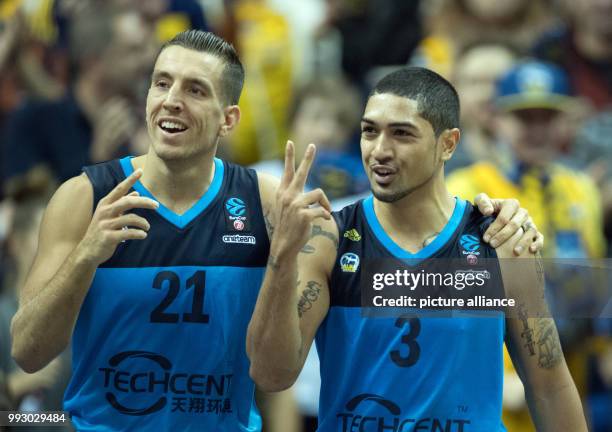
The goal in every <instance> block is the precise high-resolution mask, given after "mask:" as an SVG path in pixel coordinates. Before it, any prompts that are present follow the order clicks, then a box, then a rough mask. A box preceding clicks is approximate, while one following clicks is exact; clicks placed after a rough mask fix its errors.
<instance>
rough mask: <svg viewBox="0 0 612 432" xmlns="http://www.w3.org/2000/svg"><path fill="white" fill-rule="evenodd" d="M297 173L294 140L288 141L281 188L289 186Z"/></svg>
mask: <svg viewBox="0 0 612 432" xmlns="http://www.w3.org/2000/svg"><path fill="white" fill-rule="evenodd" d="M294 174H295V147H294V145H293V142H292V141H287V146H286V147H285V170H284V172H283V177H282V178H281V184H280V185H281V189H286V188H287V187H289V185H290V184H291V182H292V181H293V176H294Z"/></svg>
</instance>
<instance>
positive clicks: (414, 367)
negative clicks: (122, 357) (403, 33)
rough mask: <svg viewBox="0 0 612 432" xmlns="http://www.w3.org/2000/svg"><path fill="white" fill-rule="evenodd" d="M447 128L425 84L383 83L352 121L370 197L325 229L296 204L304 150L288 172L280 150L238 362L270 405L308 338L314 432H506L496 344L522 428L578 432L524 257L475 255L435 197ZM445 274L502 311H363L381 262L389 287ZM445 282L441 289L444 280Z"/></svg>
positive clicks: (451, 120)
mask: <svg viewBox="0 0 612 432" xmlns="http://www.w3.org/2000/svg"><path fill="white" fill-rule="evenodd" d="M458 119H459V100H458V97H457V93H456V91H455V90H454V88H453V87H452V86H451V84H449V83H448V82H447V81H446V80H444V78H442V77H440V76H439V75H437V74H435V73H434V72H431V71H429V70H427V69H423V68H406V69H401V70H399V71H397V72H394V73H391V74H389V75H387V76H386V77H384V78H383V79H382V80H381V81H380V82H379V83H378V84H377V86H376V87H375V88H374V90H373V91H372V93H371V94H370V97H369V99H368V102H367V106H366V108H365V113H364V115H363V118H362V123H361V124H362V134H361V152H362V159H363V164H364V167H365V169H366V171H367V175H368V177H369V179H370V185H371V189H372V196H370V197H369V198H366V199H364V200H361V201H359V202H357V203H355V204H353V205H350V206H348V207H345V208H344V209H343V210H341V211H339V212H337V213H334V214H333V218H331V217H329V218H328V217H327V216H329V215H327V214H324V213H323V214H321V213H322V212H324V207H325V206H323V207H317V206H312V204H313V203H316V202H317V201H314V202H313V199H312V198H313V197H312V194H313V192H307V193H303V186H304V180H305V178H306V176H307V173H308V170H309V168H310V164H311V163H312V158H313V154H314V151H315V148H314V146H310V147H309V149H308V151H307V153H306V156H305V158H304V160H303V161H302V162H301V164H300V166H299V168H298V169H297V171H294V169H293V147H292V146H291V145H289V146H288V147H287V154H286V159H285V172H284V175H283V178H282V181H281V186H280V190H279V193H278V195H277V208H276V214H275V220H274V223H275V234H274V237H273V238H272V243H271V246H270V258H269V260H268V266H267V270H266V274H265V277H264V282H263V285H262V288H261V291H260V293H259V297H258V300H257V304H256V307H255V312H254V314H253V318H252V319H251V322H250V324H249V330H248V333H247V353H248V355H249V358H250V360H251V367H250V373H251V376H252V377H253V379H254V380H255V382H256V383H257V384H258V385H259V386H261V387H262V388H263V389H266V390H269V391H278V390H282V389H284V388H287V387H289V386H290V385H291V384H292V383H293V381H294V380H295V378H296V376H297V374H298V373H299V371H300V369H301V367H302V365H303V362H304V360H305V357H306V355H307V353H308V351H309V349H310V346H311V344H312V342H313V340H314V339H316V346H317V351H318V353H319V356H320V368H321V397H320V406H319V429H318V430H319V431H321V432H354V431H360V432H390V431H393V432H412V431H415V432H416V431H430V432H439V431H444V432H501V431H505V428H504V426H503V424H502V420H501V414H502V383H503V345H504V342H505V343H506V344H507V345H508V348H509V352H510V353H511V356H512V360H513V362H514V364H515V366H516V369H517V370H518V371H519V373H520V376H521V379H522V380H523V383H524V385H525V391H526V396H527V401H528V404H529V408H530V412H531V414H532V418H533V420H534V423H535V425H536V427H537V430H538V431H545V432H558V431H572V432H576V431H581V432H586V430H587V428H586V422H585V418H584V414H583V412H582V405H581V402H580V398H579V396H578V392H577V391H576V387H575V385H574V382H573V381H572V378H571V376H570V374H569V371H568V369H567V366H566V364H565V359H564V357H563V353H562V351H561V346H560V342H559V338H558V334H557V330H556V327H555V323H554V320H553V319H552V318H551V317H550V316H549V314H548V309H547V306H546V303H545V300H544V295H543V293H544V279H543V269H542V263H541V260H540V259H538V258H536V256H535V255H534V254H533V253H532V251H529V250H527V249H523V250H520V251H518V252H519V255H520V257H519V258H513V257H514V255H515V252H516V251H515V250H513V247H514V245H513V243H514V241H513V240H512V239H511V240H510V241H508V242H506V243H504V244H502V245H495V244H493V242H491V245H492V246H497V248H495V249H494V248H493V247H492V246H489V245H488V244H485V242H484V241H483V240H482V238H484V237H486V236H487V230H488V227H489V226H490V224H491V219H490V218H488V217H484V216H483V215H482V214H480V213H479V212H478V211H476V209H475V208H474V207H473V206H472V205H471V204H469V203H467V202H465V201H463V200H461V199H458V198H455V197H452V196H451V195H450V194H449V193H448V191H447V189H446V186H445V183H444V162H445V161H447V160H448V159H449V158H450V157H451V156H452V154H453V151H454V149H455V147H456V145H457V143H458V142H459V138H460V132H459V129H458ZM318 201H319V202H320V203H322V202H324V201H323V199H322V198H318ZM518 237H520V233H517V234H515V236H514V237H513V238H514V239H516V238H518ZM452 261H455V262H460V263H462V265H463V268H464V269H465V268H468V269H469V268H470V267H471V268H478V267H477V266H479V265H480V264H482V263H484V262H485V261H488V262H489V265H488V266H487V269H486V271H487V276H488V280H489V285H488V286H487V290H486V291H483V293H484V294H487V295H491V294H493V293H496V294H498V295H501V296H505V297H504V298H503V300H510V299H513V300H514V304H515V307H514V308H512V309H510V308H509V307H504V308H499V309H487V310H480V309H472V310H470V309H469V308H453V309H451V310H445V311H437V310H436V311H433V310H430V309H431V308H427V307H422V308H419V307H418V305H417V306H415V305H413V304H410V305H409V306H410V307H403V308H399V309H397V308H387V309H386V310H384V309H381V311H380V314H369V313H368V312H370V311H371V310H372V307H371V306H372V305H371V304H369V303H364V298H367V296H365V297H364V292H366V290H367V288H368V287H367V283H368V281H369V280H366V281H365V282H364V281H363V279H364V278H365V274H366V270H367V269H366V267H367V266H370V267H371V266H373V265H380V266H382V267H381V269H380V271H385V270H384V269H387V268H389V267H390V266H391V264H393V265H396V267H395V268H396V269H397V271H398V272H399V273H398V274H400V275H401V274H402V273H401V272H402V271H412V272H413V273H412V274H413V275H414V274H419V273H421V270H419V269H426V268H428V267H427V266H428V265H432V263H438V267H439V266H440V265H439V263H446V262H448V263H449V264H448V266H450V265H451V264H450V263H451V262H452ZM377 263H379V264H377ZM491 263H492V265H491ZM370 270H371V269H370ZM446 270H447V273H449V274H450V275H451V277H456V275H457V272H456V271H455V270H456V269H455V268H448V269H446ZM476 274H477V275H478V276H480V274H478V272H476ZM422 275H424V273H422ZM394 276H396V275H395V274H394V273H387V274H386V276H385V277H384V278H382V279H381V278H379V279H378V281H381V280H383V279H385V280H387V279H389V280H390V279H392V278H393V277H394ZM423 277H424V276H423ZM365 279H367V278H365ZM457 280H459V279H457ZM439 284H440V282H438V285H439ZM372 286H373V285H372V284H370V286H369V287H370V289H372ZM413 288H414V287H413ZM378 289H379V291H377V295H378V296H379V297H384V295H385V288H382V289H381V288H380V287H378ZM415 289H416V290H417V292H418V291H419V290H426V289H430V287H426V286H418V287H416V288H415ZM431 289H432V290H434V289H435V290H439V289H441V287H440V286H437V285H435V284H434V286H433V287H432V288H431ZM452 289H454V288H452ZM400 292H401V291H400ZM431 292H432V293H433V292H438V291H431ZM412 293H415V291H414V290H411V289H410V288H406V289H405V290H404V291H403V292H402V294H412ZM406 297H407V296H406ZM424 297H426V296H422V298H424ZM481 297H482V296H481ZM396 298H397V297H396ZM380 302H381V300H380V299H379V303H380ZM365 306H367V308H366V307H365ZM442 312H444V313H443V314H441V313H442Z"/></svg>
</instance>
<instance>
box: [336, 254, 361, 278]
mask: <svg viewBox="0 0 612 432" xmlns="http://www.w3.org/2000/svg"><path fill="white" fill-rule="evenodd" d="M340 268H342V271H343V272H346V273H355V272H356V271H357V269H358V268H359V255H356V254H354V253H351V252H347V253H345V254H344V255H342V257H340Z"/></svg>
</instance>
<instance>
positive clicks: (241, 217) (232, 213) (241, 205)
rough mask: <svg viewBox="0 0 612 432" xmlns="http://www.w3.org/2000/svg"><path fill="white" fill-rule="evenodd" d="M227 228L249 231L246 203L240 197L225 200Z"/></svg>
mask: <svg viewBox="0 0 612 432" xmlns="http://www.w3.org/2000/svg"><path fill="white" fill-rule="evenodd" d="M225 212H226V216H227V219H226V224H225V225H226V228H227V230H228V231H249V222H248V217H247V212H248V208H247V205H246V203H245V202H244V201H243V200H242V199H241V198H238V197H231V198H229V199H228V200H227V201H225Z"/></svg>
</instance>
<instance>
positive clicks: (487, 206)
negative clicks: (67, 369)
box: [474, 192, 494, 216]
mask: <svg viewBox="0 0 612 432" xmlns="http://www.w3.org/2000/svg"><path fill="white" fill-rule="evenodd" d="M474 204H476V206H477V207H478V211H480V213H482V214H483V215H485V216H491V215H492V214H493V211H494V208H493V201H492V200H491V198H489V196H488V195H487V194H486V193H484V192H483V193H479V194H478V195H476V198H474Z"/></svg>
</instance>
